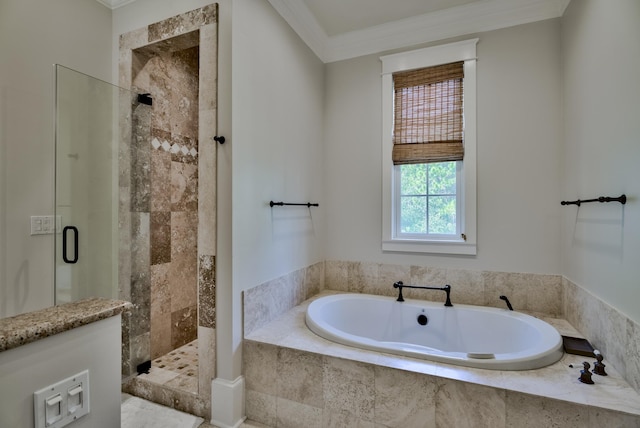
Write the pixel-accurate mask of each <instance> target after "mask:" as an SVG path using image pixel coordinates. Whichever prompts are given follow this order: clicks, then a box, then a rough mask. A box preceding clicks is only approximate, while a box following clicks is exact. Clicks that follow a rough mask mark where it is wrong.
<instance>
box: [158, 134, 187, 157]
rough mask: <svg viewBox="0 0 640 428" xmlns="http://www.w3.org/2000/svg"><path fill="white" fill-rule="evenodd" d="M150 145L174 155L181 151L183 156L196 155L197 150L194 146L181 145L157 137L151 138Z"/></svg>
mask: <svg viewBox="0 0 640 428" xmlns="http://www.w3.org/2000/svg"><path fill="white" fill-rule="evenodd" d="M151 147H153V148H154V149H156V150H164V151H165V152H169V153H171V154H174V155H177V154H180V153H181V154H182V155H184V156H191V157H193V158H195V157H198V151H197V150H196V149H195V148H194V147H188V146H186V145H184V146H182V145H180V144H178V143H173V144H171V143H170V142H169V141H167V140H159V139H158V138H157V137H154V138H153V139H152V140H151Z"/></svg>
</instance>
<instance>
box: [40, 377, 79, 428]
mask: <svg viewBox="0 0 640 428" xmlns="http://www.w3.org/2000/svg"><path fill="white" fill-rule="evenodd" d="M58 397H59V398H60V399H58ZM58 405H59V409H60V414H59V417H58V415H57V414H56V412H57V409H58ZM33 413H34V421H35V428H61V427H63V426H66V425H68V424H70V423H71V422H73V421H75V420H76V419H79V418H81V417H82V416H84V415H86V414H87V413H89V371H88V370H85V371H83V372H81V373H78V374H77V375H75V376H71V377H68V378H67V379H64V380H61V381H60V382H57V383H54V384H53V385H49V386H47V387H45V388H42V389H40V390H38V391H36V392H34V393H33Z"/></svg>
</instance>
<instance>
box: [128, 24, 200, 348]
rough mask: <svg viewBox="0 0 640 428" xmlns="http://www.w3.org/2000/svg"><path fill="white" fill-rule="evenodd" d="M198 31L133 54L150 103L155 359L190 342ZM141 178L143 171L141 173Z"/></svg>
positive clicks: (142, 188)
mask: <svg viewBox="0 0 640 428" xmlns="http://www.w3.org/2000/svg"><path fill="white" fill-rule="evenodd" d="M198 41H199V35H198V32H197V31H195V32H192V33H188V34H186V35H183V36H178V37H175V38H172V39H168V40H163V41H160V42H157V43H154V44H150V45H147V46H145V47H142V48H140V49H137V50H135V51H134V53H133V55H134V63H135V64H141V68H140V69H139V70H135V73H136V74H135V77H134V79H133V88H134V91H135V92H137V93H150V94H151V96H152V98H153V110H152V112H153V113H152V118H151V135H150V141H142V142H141V143H142V144H144V145H150V147H147V150H148V151H149V153H150V156H149V157H150V161H149V166H150V168H149V171H148V173H146V174H144V175H145V176H144V177H140V176H139V175H136V178H137V179H138V181H140V183H136V184H137V185H136V186H134V195H146V197H147V198H148V199H149V202H148V203H147V204H144V205H145V206H144V208H146V209H148V210H149V215H150V218H149V227H150V286H151V299H150V309H151V310H150V346H151V349H150V352H151V359H155V358H157V357H159V356H161V355H164V354H166V353H167V352H169V351H171V350H173V349H176V348H178V347H180V346H182V345H184V344H186V343H189V342H191V341H193V340H194V339H196V337H197V325H198V320H197V316H198V315H197V314H198V310H197V304H198V291H197V290H198V288H197V284H198V274H197V266H198V252H197V242H198V236H197V231H198V73H199V57H198V52H199V49H198ZM145 172H146V171H145Z"/></svg>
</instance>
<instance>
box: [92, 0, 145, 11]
mask: <svg viewBox="0 0 640 428" xmlns="http://www.w3.org/2000/svg"><path fill="white" fill-rule="evenodd" d="M96 1H97V2H98V3H100V4H103V5H105V6H106V7H108V8H109V9H112V10H113V9H117V8H119V7H121V6H124V5H126V4H129V3H133V2H134V1H136V0H96Z"/></svg>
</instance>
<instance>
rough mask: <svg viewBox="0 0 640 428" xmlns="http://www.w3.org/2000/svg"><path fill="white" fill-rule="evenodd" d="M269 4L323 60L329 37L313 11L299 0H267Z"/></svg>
mask: <svg viewBox="0 0 640 428" xmlns="http://www.w3.org/2000/svg"><path fill="white" fill-rule="evenodd" d="M269 3H271V6H273V8H274V9H275V10H276V12H278V13H279V14H280V16H282V17H283V18H284V20H285V21H287V23H288V24H289V26H290V27H291V28H293V31H295V32H296V33H297V34H298V36H300V38H301V39H302V40H303V41H304V42H305V43H306V44H307V46H309V48H310V49H311V50H312V51H313V53H315V54H316V55H317V57H318V58H320V59H321V60H322V61H323V62H326V61H325V60H324V58H325V49H326V46H327V44H328V40H329V37H328V36H327V33H326V32H325V31H324V29H323V28H322V27H321V26H320V24H319V23H318V20H317V19H316V18H315V16H314V15H313V13H311V11H310V10H309V8H308V7H307V6H306V5H305V4H304V2H302V1H300V0H269Z"/></svg>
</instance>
